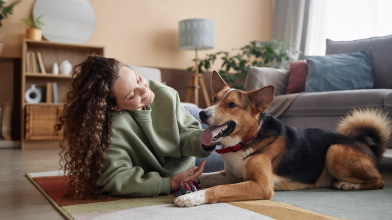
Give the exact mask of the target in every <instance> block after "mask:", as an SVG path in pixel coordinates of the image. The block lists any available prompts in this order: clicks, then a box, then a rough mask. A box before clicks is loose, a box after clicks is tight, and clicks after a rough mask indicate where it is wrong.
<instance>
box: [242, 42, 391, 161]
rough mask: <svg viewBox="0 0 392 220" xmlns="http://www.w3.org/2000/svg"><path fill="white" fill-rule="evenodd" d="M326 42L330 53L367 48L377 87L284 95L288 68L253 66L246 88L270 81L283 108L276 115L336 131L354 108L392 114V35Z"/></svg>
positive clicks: (304, 125) (298, 124)
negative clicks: (381, 110)
mask: <svg viewBox="0 0 392 220" xmlns="http://www.w3.org/2000/svg"><path fill="white" fill-rule="evenodd" d="M326 43H327V50H326V55H329V54H339V53H350V52H355V51H362V50H364V51H367V52H368V53H369V54H370V57H371V61H372V73H373V76H374V86H373V88H371V89H355V90H338V91H326V92H301V93H296V94H284V92H282V91H285V88H284V86H287V81H288V79H287V77H289V72H288V71H286V72H285V71H284V70H279V71H280V72H275V73H271V71H272V72H273V71H274V69H271V68H263V67H261V68H260V67H252V68H251V70H250V71H249V73H248V76H247V80H246V85H245V88H246V90H253V89H256V88H261V87H263V86H266V85H267V84H272V85H274V86H276V87H278V89H277V92H278V93H277V94H276V100H278V102H279V103H278V104H279V105H280V106H283V107H282V108H283V109H282V108H281V109H280V110H279V111H278V113H277V115H275V116H277V117H278V118H279V119H280V120H282V121H283V122H285V123H287V124H289V125H291V126H295V127H299V128H309V127H315V128H323V129H330V130H334V129H335V128H336V126H337V122H338V121H339V119H341V118H342V116H344V115H346V114H347V113H348V112H349V111H351V110H352V109H354V108H364V107H375V108H379V109H383V110H385V111H386V112H388V113H389V115H390V116H392V55H391V53H392V35H391V36H385V37H374V38H368V39H361V40H355V41H332V40H327V42H326ZM274 74H275V75H274ZM282 86H283V88H282ZM390 146H391V145H390ZM387 154H390V150H389V152H387Z"/></svg>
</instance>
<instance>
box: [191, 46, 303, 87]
mask: <svg viewBox="0 0 392 220" xmlns="http://www.w3.org/2000/svg"><path fill="white" fill-rule="evenodd" d="M298 54H299V51H298V50H297V49H295V48H294V46H293V45H291V44H289V43H287V42H283V41H278V40H271V41H267V42H262V41H252V42H250V43H249V44H248V45H245V46H244V47H241V48H240V49H233V51H232V53H230V52H228V51H219V52H216V53H212V54H206V58H205V59H201V60H200V61H199V72H200V73H203V72H206V71H210V69H211V68H212V67H213V64H214V63H215V62H216V61H217V60H220V61H221V65H220V68H219V70H218V71H219V73H220V74H221V76H222V77H223V78H224V80H225V81H226V82H227V83H229V84H230V85H231V86H232V87H235V88H238V89H244V85H243V84H244V81H245V78H246V75H247V74H248V70H249V68H250V67H251V66H259V67H275V68H285V69H287V68H288V67H289V63H290V62H292V61H293V60H294V59H296V57H297V55H298ZM188 70H193V68H192V67H190V68H188Z"/></svg>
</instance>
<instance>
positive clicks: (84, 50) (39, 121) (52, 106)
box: [20, 39, 104, 149]
mask: <svg viewBox="0 0 392 220" xmlns="http://www.w3.org/2000/svg"><path fill="white" fill-rule="evenodd" d="M27 52H34V53H38V52H39V53H40V54H41V55H42V59H43V67H44V69H45V72H46V74H43V73H41V72H31V71H29V72H27V62H30V64H31V61H28V59H27ZM90 54H99V55H104V47H102V46H90V45H80V44H68V43H57V42H48V41H33V40H27V39H24V40H23V45H22V62H21V68H22V70H21V86H20V87H21V97H20V103H21V104H20V106H21V111H20V112H21V129H20V130H21V134H20V137H21V147H22V148H23V149H32V148H50V147H52V148H53V147H57V146H58V142H59V140H60V139H61V138H62V137H61V133H60V134H59V135H55V130H54V124H55V123H56V121H57V120H58V116H59V115H60V114H61V111H62V106H63V105H64V103H65V102H66V94H67V92H68V89H69V85H70V83H71V81H72V76H71V75H62V74H59V75H55V74H53V73H51V70H52V65H53V64H54V63H55V62H56V63H58V64H59V65H60V63H61V62H62V61H63V60H68V61H69V62H70V63H71V64H72V66H75V65H76V64H79V63H81V62H82V61H84V60H85V59H86V58H87V56H88V55H90ZM35 62H37V61H35ZM37 65H39V64H37ZM51 82H55V83H56V84H57V91H58V92H57V93H58V102H57V103H48V102H47V100H45V97H46V95H45V91H46V89H47V88H46V86H47V84H48V83H51ZM32 84H35V85H36V86H37V88H40V89H41V90H42V94H43V96H44V98H43V99H42V102H40V103H37V104H31V103H27V102H26V100H25V97H24V96H25V93H26V91H27V89H29V88H30V87H31V85H32ZM51 101H52V100H51ZM51 101H50V102H51Z"/></svg>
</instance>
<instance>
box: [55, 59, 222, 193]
mask: <svg viewBox="0 0 392 220" xmlns="http://www.w3.org/2000/svg"><path fill="white" fill-rule="evenodd" d="M73 78H74V79H73V81H72V85H71V90H70V91H69V92H68V94H67V104H65V106H64V112H63V114H62V116H61V117H60V123H59V124H58V125H57V126H56V129H57V130H58V131H59V130H60V129H62V128H63V129H64V139H63V140H62V141H61V143H60V146H61V148H62V149H63V151H62V153H61V156H62V160H63V162H64V165H63V169H64V171H65V173H66V174H67V176H69V181H70V184H71V187H72V190H73V192H74V195H75V197H76V198H84V197H85V196H87V195H91V194H96V193H98V192H100V193H107V194H110V195H115V196H120V195H122V196H157V195H159V194H169V193H170V192H171V191H173V190H176V189H177V188H179V186H180V184H181V183H182V182H189V181H193V180H194V179H195V178H197V177H198V176H199V175H200V174H201V173H202V172H203V169H204V167H205V162H202V163H201V164H200V166H199V167H196V166H195V159H194V157H192V156H197V157H206V156H208V155H209V154H210V153H211V152H212V151H213V150H214V149H215V146H214V145H213V146H203V145H202V144H201V140H200V135H201V133H202V130H201V127H200V124H199V122H198V121H197V120H195V119H194V118H193V117H192V115H190V114H189V113H188V112H187V111H186V110H185V109H184V108H183V107H182V105H181V104H180V99H179V96H178V93H177V92H176V91H175V90H174V89H172V88H170V87H168V86H165V85H163V84H161V83H159V82H154V81H150V82H149V83H147V82H146V80H145V79H144V78H143V77H142V76H140V75H139V74H137V73H136V72H134V71H132V70H131V69H130V68H128V67H127V66H125V65H123V64H121V63H120V62H119V61H117V60H115V59H111V58H105V57H102V56H89V57H88V58H87V59H86V60H85V61H84V62H83V63H81V64H79V65H77V66H75V68H74V73H73Z"/></svg>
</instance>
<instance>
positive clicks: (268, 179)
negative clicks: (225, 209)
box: [174, 72, 391, 206]
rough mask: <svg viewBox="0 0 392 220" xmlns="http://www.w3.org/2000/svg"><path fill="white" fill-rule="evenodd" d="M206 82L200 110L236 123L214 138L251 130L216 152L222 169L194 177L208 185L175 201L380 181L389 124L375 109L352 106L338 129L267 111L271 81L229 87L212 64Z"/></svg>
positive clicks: (214, 119)
mask: <svg viewBox="0 0 392 220" xmlns="http://www.w3.org/2000/svg"><path fill="white" fill-rule="evenodd" d="M212 88H213V99H214V104H213V106H211V107H209V108H207V109H205V110H203V111H202V112H201V113H200V116H201V119H202V121H203V122H204V123H206V124H208V125H209V126H216V125H221V124H224V123H226V122H228V121H233V122H234V123H235V129H234V131H232V132H231V133H230V134H229V135H227V136H224V137H221V139H220V141H221V142H222V143H223V145H225V147H229V146H233V145H235V144H237V143H238V142H239V141H245V140H248V139H250V138H252V137H254V138H253V139H251V141H249V142H248V143H246V144H245V146H244V148H243V149H242V150H240V151H238V152H231V153H227V154H222V157H223V159H224V161H225V170H224V171H222V172H216V173H212V174H205V175H203V176H201V177H200V179H201V181H202V184H203V185H204V186H212V187H211V188H207V189H206V190H203V191H198V192H195V193H190V194H186V195H183V196H180V197H178V198H177V199H176V200H175V202H174V203H175V204H176V205H177V206H194V205H200V204H203V203H215V202H231V201H239V200H254V199H271V198H272V197H273V196H274V190H298V189H307V188H318V187H330V186H334V187H335V188H336V189H341V190H354V189H381V188H383V187H384V182H383V180H382V177H381V174H380V172H379V171H378V169H377V162H378V161H379V160H380V158H381V157H382V153H383V152H384V150H385V148H386V147H387V145H388V144H389V139H390V134H391V124H390V121H389V119H388V117H387V116H386V115H385V114H384V113H382V112H381V111H378V110H370V109H367V110H355V111H353V112H352V113H351V114H350V115H348V116H347V117H345V118H344V119H342V121H341V122H340V124H339V126H338V129H337V132H334V131H328V130H322V129H315V128H309V129H299V128H294V127H290V126H288V125H285V124H284V123H283V122H281V121H280V120H278V119H275V118H274V117H272V116H271V115H269V114H267V113H265V110H266V108H267V107H268V106H269V105H270V104H271V103H272V101H273V95H274V88H273V87H272V86H267V87H265V88H262V89H259V90H255V91H249V92H245V91H241V90H230V88H229V86H228V85H227V84H226V83H225V82H224V81H223V79H222V78H221V77H220V75H219V74H218V73H217V72H214V73H213V79H212Z"/></svg>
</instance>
